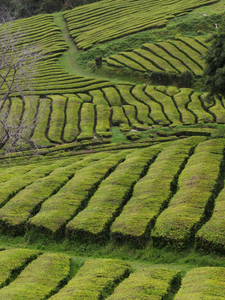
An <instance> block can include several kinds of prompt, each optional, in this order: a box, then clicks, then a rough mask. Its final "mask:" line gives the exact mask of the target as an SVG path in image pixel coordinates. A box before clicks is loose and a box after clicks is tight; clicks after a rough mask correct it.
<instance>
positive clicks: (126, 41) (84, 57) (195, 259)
mask: <svg viewBox="0 0 225 300" xmlns="http://www.w3.org/2000/svg"><path fill="white" fill-rule="evenodd" d="M224 8H225V0H221V1H220V2H219V3H216V4H214V5H211V6H208V7H207V6H206V7H203V8H199V9H197V10H195V11H194V12H193V13H190V14H188V15H187V16H185V17H181V18H179V19H177V20H176V19H175V20H173V21H171V22H170V23H169V24H168V26H167V28H165V29H161V30H157V31H146V32H142V33H140V34H135V35H132V36H129V37H124V38H122V39H119V40H115V41H112V42H108V43H105V44H102V45H96V46H95V47H93V49H91V50H88V51H87V52H80V51H78V50H77V49H76V47H75V45H74V44H73V43H72V41H71V40H70V39H69V38H68V35H67V34H66V27H65V23H64V21H63V20H62V18H61V13H57V14H54V17H55V22H56V24H57V25H58V26H59V27H60V28H61V29H62V31H63V34H64V37H65V40H66V41H67V43H68V45H69V47H70V48H69V50H68V51H67V52H65V53H64V54H63V56H62V57H61V58H60V60H59V63H60V64H61V66H62V67H63V68H64V69H65V70H66V71H68V72H69V73H71V74H79V75H82V76H92V77H98V78H99V77H104V78H106V75H105V72H108V71H109V70H107V68H105V67H103V68H102V70H96V69H95V68H92V64H91V63H89V70H85V69H84V66H85V65H86V63H87V62H88V61H92V60H93V59H94V57H95V56H97V55H99V54H101V55H102V56H104V57H107V56H109V55H112V54H114V53H118V52H120V51H122V50H127V49H131V48H132V49H135V48H137V47H139V46H140V45H141V44H142V43H144V42H146V41H148V42H149V41H152V42H155V41H158V40H164V39H165V38H168V37H171V36H175V35H176V34H180V33H181V34H184V35H187V36H191V35H197V34H198V33H202V34H203V33H209V32H212V31H213V30H215V28H214V23H215V22H217V19H219V15H220V12H221V11H223V10H224ZM205 14H206V15H207V16H205ZM209 21H210V22H209ZM196 22H197V23H198V24H199V26H195V29H194V31H192V29H191V28H192V26H191V24H192V25H193V24H195V23H196ZM217 23H219V22H217ZM187 24H189V25H190V26H189V27H188V26H186V25H187ZM188 28H189V29H188ZM187 29H188V30H187ZM199 31H200V32H199ZM168 33H169V34H168ZM131 45H132V47H131ZM78 63H79V64H78ZM90 70H92V71H93V70H94V71H95V74H93V73H91V71H90ZM126 75H127V74H125V75H124V74H122V73H121V74H119V75H116V77H115V74H114V73H112V74H110V73H109V74H107V78H111V79H113V80H115V81H117V80H118V81H120V80H122V79H124V80H127V77H126ZM130 80H131V81H132V82H135V83H138V82H141V81H142V78H134V77H131V79H130ZM115 131H116V130H115ZM115 133H116V132H115ZM117 136H118V140H117V139H116V138H115V139H114V140H113V142H118V141H121V138H122V139H123V137H120V133H119V132H117ZM42 163H45V160H44V159H43V161H42ZM4 247H7V248H16V247H21V248H31V249H39V250H42V251H50V252H60V253H67V254H69V255H70V256H72V258H73V259H72V274H73V275H74V274H75V273H76V272H77V270H78V269H79V268H80V266H81V265H82V264H83V263H84V261H85V260H86V259H87V257H90V256H92V257H109V258H121V259H126V260H130V261H131V264H132V267H133V268H134V269H139V268H142V267H143V266H146V265H150V264H170V265H173V266H176V267H179V268H180V269H181V270H182V271H183V274H185V273H186V272H187V271H188V270H190V269H192V268H194V267H197V266H223V267H225V257H224V256H223V255H218V254H216V253H211V254H209V255H206V254H203V253H201V252H197V253H196V252H195V250H194V249H193V248H191V249H188V250H183V251H180V252H177V251H176V252H175V251H171V250H169V249H167V248H164V249H156V248H153V247H152V245H151V243H149V244H148V245H147V246H146V247H145V248H143V249H136V248H135V247H133V245H130V244H128V243H126V244H116V243H115V242H114V243H113V242H107V243H106V244H102V245H100V244H89V243H79V242H71V241H67V240H66V241H65V240H62V241H54V240H50V239H48V238H45V237H42V236H40V235H39V236H36V235H35V234H32V233H30V234H29V236H26V237H16V238H14V237H10V236H4V235H1V236H0V248H4Z"/></svg>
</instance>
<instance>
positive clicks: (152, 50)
mask: <svg viewBox="0 0 225 300" xmlns="http://www.w3.org/2000/svg"><path fill="white" fill-rule="evenodd" d="M186 39H187V41H186V43H185V38H184V39H182V37H181V39H178V40H169V41H166V42H163V43H158V44H150V43H145V44H143V45H142V47H141V49H135V50H133V51H129V52H128V51H127V52H121V53H119V54H117V55H112V56H110V57H109V58H108V59H107V60H106V61H107V64H108V65H110V66H115V67H121V66H125V67H128V68H131V69H134V70H137V71H142V72H143V71H149V72H159V71H164V72H170V73H177V72H178V73H182V72H185V71H192V72H193V73H194V74H196V75H202V69H203V67H204V63H203V59H202V55H203V54H205V52H206V48H205V47H203V46H201V45H200V44H199V43H198V42H197V41H196V40H195V39H193V38H192V39H191V38H186ZM187 42H190V44H191V45H189V44H187ZM194 46H196V47H197V49H195V48H194ZM200 50H201V51H202V52H200V53H199V51H200ZM113 61H115V63H113ZM116 63H119V64H120V65H116Z"/></svg>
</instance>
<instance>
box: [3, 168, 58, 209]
mask: <svg viewBox="0 0 225 300" xmlns="http://www.w3.org/2000/svg"><path fill="white" fill-rule="evenodd" d="M56 168H57V165H56V164H52V165H47V166H40V167H36V168H34V169H33V170H31V171H30V172H27V173H25V174H23V175H22V176H18V177H13V178H12V179H11V180H8V181H6V182H4V183H2V184H0V188H1V193H0V207H2V206H3V205H4V204H5V203H6V202H8V200H9V199H10V198H12V197H13V196H14V195H16V194H17V193H18V192H19V191H20V190H22V189H24V188H25V187H26V186H27V185H30V184H31V183H32V182H34V181H35V180H37V179H39V178H42V177H45V176H47V175H48V174H50V173H51V172H52V171H54V169H56Z"/></svg>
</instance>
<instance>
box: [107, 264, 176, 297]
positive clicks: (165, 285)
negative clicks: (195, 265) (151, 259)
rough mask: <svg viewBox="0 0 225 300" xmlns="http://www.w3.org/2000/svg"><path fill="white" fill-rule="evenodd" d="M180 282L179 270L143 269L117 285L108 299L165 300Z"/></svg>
mask: <svg viewBox="0 0 225 300" xmlns="http://www.w3.org/2000/svg"><path fill="white" fill-rule="evenodd" d="M180 281H181V273H180V271H179V270H174V269H169V268H165V267H159V266H157V267H149V268H146V269H145V268H143V269H141V270H138V271H136V272H134V273H132V274H131V275H130V276H129V277H128V278H127V279H125V280H124V281H123V282H122V283H121V284H119V286H118V287H117V288H116V289H115V291H114V292H113V294H112V295H111V296H109V297H108V299H109V300H117V299H120V300H131V299H166V298H167V297H168V296H169V295H170V293H171V290H172V289H173V287H174V286H177V285H179V283H180Z"/></svg>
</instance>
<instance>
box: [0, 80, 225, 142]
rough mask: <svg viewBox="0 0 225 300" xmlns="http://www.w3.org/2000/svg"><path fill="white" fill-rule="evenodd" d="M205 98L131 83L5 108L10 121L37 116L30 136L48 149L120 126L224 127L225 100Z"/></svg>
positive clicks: (12, 102)
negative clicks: (209, 124)
mask: <svg viewBox="0 0 225 300" xmlns="http://www.w3.org/2000/svg"><path fill="white" fill-rule="evenodd" d="M89 88H90V87H89ZM205 96H206V95H205V93H197V92H195V91H194V90H193V89H190V88H180V89H177V88H175V87H169V88H167V87H165V86H146V85H128V84H127V85H115V86H111V87H106V88H101V89H97V90H91V91H87V93H77V94H62V95H48V96H47V97H45V98H39V97H38V96H28V97H27V98H26V99H25V101H24V99H20V98H19V97H17V98H11V99H9V100H8V103H6V104H5V106H6V105H7V109H8V111H9V114H8V121H10V120H14V119H15V114H16V115H17V116H18V115H19V116H20V117H19V119H20V120H23V119H24V120H27V122H30V121H31V120H32V119H33V118H34V116H36V121H35V122H36V126H35V128H32V129H31V130H30V132H27V136H28V137H32V138H33V140H34V141H35V143H36V144H37V145H38V146H39V147H46V146H54V145H55V144H62V143H70V142H74V141H78V142H79V141H83V140H91V139H94V138H96V137H98V138H110V137H111V136H112V130H113V128H114V127H115V126H119V128H120V130H121V131H122V132H124V133H125V134H127V135H128V136H129V132H130V131H131V130H141V131H146V130H149V129H150V128H151V127H152V126H153V127H154V126H155V125H160V126H169V125H172V126H173V127H174V126H178V125H196V124H199V125H200V124H204V123H219V124H224V123H225V109H224V101H223V99H219V98H214V100H213V101H212V102H211V103H210V105H209V104H208V103H207V102H206V100H205V98H206V97H205ZM18 126H19V124H18ZM0 133H1V135H2V134H3V129H2V130H1V131H0Z"/></svg>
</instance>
